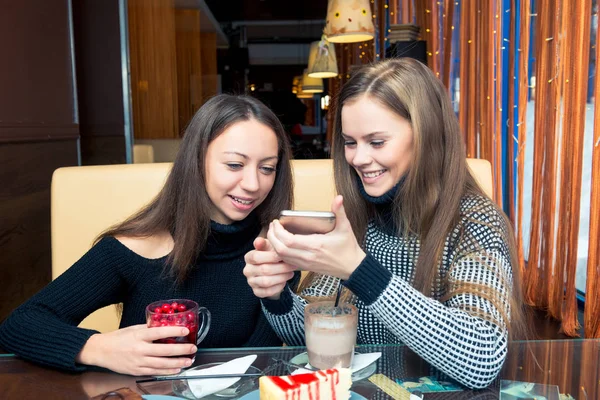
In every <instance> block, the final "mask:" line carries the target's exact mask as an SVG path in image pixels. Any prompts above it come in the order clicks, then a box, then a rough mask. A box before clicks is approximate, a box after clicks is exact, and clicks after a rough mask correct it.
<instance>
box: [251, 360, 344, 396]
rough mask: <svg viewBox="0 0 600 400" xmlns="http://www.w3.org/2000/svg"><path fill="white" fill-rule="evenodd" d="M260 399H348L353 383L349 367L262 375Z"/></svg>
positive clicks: (259, 381)
mask: <svg viewBox="0 0 600 400" xmlns="http://www.w3.org/2000/svg"><path fill="white" fill-rule="evenodd" d="M258 383H259V386H260V400H348V399H349V398H350V386H351V385H352V379H351V372H350V369H348V368H339V369H328V370H323V371H316V372H312V373H309V374H298V375H287V376H261V377H260V379H259V380H258Z"/></svg>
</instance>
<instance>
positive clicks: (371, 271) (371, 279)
mask: <svg viewBox="0 0 600 400" xmlns="http://www.w3.org/2000/svg"><path fill="white" fill-rule="evenodd" d="M391 279H392V273H391V272H390V271H388V270H387V268H385V267H384V266H383V265H381V263H380V262H379V261H377V260H376V259H375V258H374V257H373V256H372V255H371V254H370V253H367V256H366V257H365V258H364V259H363V260H362V262H361V263H360V264H359V265H358V267H357V268H356V269H355V270H354V272H353V273H352V275H350V278H348V280H347V281H345V282H344V283H343V284H344V286H346V287H347V288H348V289H350V290H351V291H352V293H354V294H355V295H357V296H358V297H359V298H360V299H361V300H362V301H363V302H364V303H365V304H366V305H367V306H369V305H371V304H373V303H374V302H375V300H377V298H378V297H379V296H381V294H382V293H383V291H384V290H385V288H386V287H387V286H388V284H389V283H390V280H391Z"/></svg>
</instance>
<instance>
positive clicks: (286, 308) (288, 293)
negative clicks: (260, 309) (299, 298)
mask: <svg viewBox="0 0 600 400" xmlns="http://www.w3.org/2000/svg"><path fill="white" fill-rule="evenodd" d="M260 301H261V302H262V304H263V306H264V307H265V308H266V309H267V311H268V312H270V313H271V314H274V315H284V314H287V313H289V312H290V311H291V310H292V307H293V305H294V298H293V296H292V290H291V289H290V286H289V284H287V285H285V289H284V290H283V292H281V295H280V296H279V300H272V299H260Z"/></svg>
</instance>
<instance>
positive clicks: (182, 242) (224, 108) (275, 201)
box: [99, 94, 293, 281]
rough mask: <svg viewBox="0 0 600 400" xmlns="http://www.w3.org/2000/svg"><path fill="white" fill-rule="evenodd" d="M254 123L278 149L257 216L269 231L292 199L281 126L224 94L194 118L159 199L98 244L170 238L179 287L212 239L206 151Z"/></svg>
mask: <svg viewBox="0 0 600 400" xmlns="http://www.w3.org/2000/svg"><path fill="white" fill-rule="evenodd" d="M252 119H254V120H256V121H258V122H260V123H262V124H264V125H266V126H268V127H269V128H271V129H272V130H273V131H274V132H275V135H276V136H277V142H278V147H279V149H278V157H279V159H278V162H277V170H276V175H275V182H274V184H273V188H272V189H271V192H270V193H269V195H268V196H267V198H266V199H265V200H264V201H263V203H262V204H260V205H259V206H258V207H257V209H256V211H255V212H256V213H257V215H258V218H259V221H260V223H261V224H262V225H267V224H268V223H269V222H271V221H272V220H273V219H275V218H277V217H278V216H279V213H280V212H281V210H284V209H288V208H290V205H291V204H292V196H293V194H292V190H293V180H292V171H291V164H290V153H291V152H290V146H289V143H288V139H287V135H286V133H285V131H284V129H283V126H282V125H281V122H280V121H279V119H278V118H277V116H275V114H274V113H273V112H272V111H271V110H270V109H269V108H268V107H267V106H265V105H264V104H263V103H261V102H260V101H259V100H257V99H255V98H252V97H248V96H233V95H227V94H222V95H218V96H215V97H213V98H211V99H210V100H208V101H207V102H206V103H205V104H204V105H203V106H202V107H201V108H200V109H199V110H198V111H197V112H196V114H195V115H194V116H193V118H192V120H191V121H190V123H189V125H188V126H187V128H186V130H185V134H184V136H183V139H182V141H181V145H180V147H179V151H178V153H177V156H176V158H175V161H174V163H173V168H172V169H171V172H170V173H169V176H168V178H167V181H166V183H165V186H164V187H163V189H162V190H161V191H160V193H159V194H158V195H157V196H156V197H155V198H154V200H152V202H151V203H150V204H148V205H147V206H145V207H144V208H142V209H141V210H140V211H139V212H138V213H136V214H134V215H133V216H131V217H130V218H128V219H127V220H126V221H124V222H122V223H120V224H118V225H116V226H114V227H112V228H110V229H108V230H107V231H105V232H104V233H102V234H101V235H100V237H99V239H101V238H103V237H106V236H117V235H121V236H130V237H149V236H152V235H154V234H157V233H160V232H165V231H166V232H169V233H170V234H171V236H172V237H173V240H174V247H173V250H172V251H171V252H170V253H169V256H168V257H167V262H166V264H165V266H168V268H169V269H170V270H169V271H168V272H169V273H170V274H171V275H173V276H175V277H176V278H177V280H178V281H181V280H183V279H184V278H185V276H186V274H187V272H188V270H189V269H190V268H191V267H192V266H193V264H194V262H195V260H196V258H197V257H198V255H199V254H200V253H201V252H202V250H203V249H204V246H205V245H206V241H207V238H208V235H209V233H210V210H211V209H212V207H211V204H212V203H211V201H210V198H209V197H208V193H207V192H206V176H205V175H206V171H205V165H204V162H205V156H206V152H207V149H208V145H209V144H210V143H211V142H212V141H213V140H214V139H215V138H216V137H217V136H219V135H220V134H221V133H223V132H224V131H225V130H226V129H227V128H228V127H230V126H231V125H233V124H235V123H237V122H240V121H248V120H252Z"/></svg>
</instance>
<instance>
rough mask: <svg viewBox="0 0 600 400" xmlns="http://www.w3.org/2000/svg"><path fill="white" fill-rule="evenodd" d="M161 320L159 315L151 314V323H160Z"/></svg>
mask: <svg viewBox="0 0 600 400" xmlns="http://www.w3.org/2000/svg"><path fill="white" fill-rule="evenodd" d="M161 318H162V317H161V316H160V314H152V321H160V319H161Z"/></svg>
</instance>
